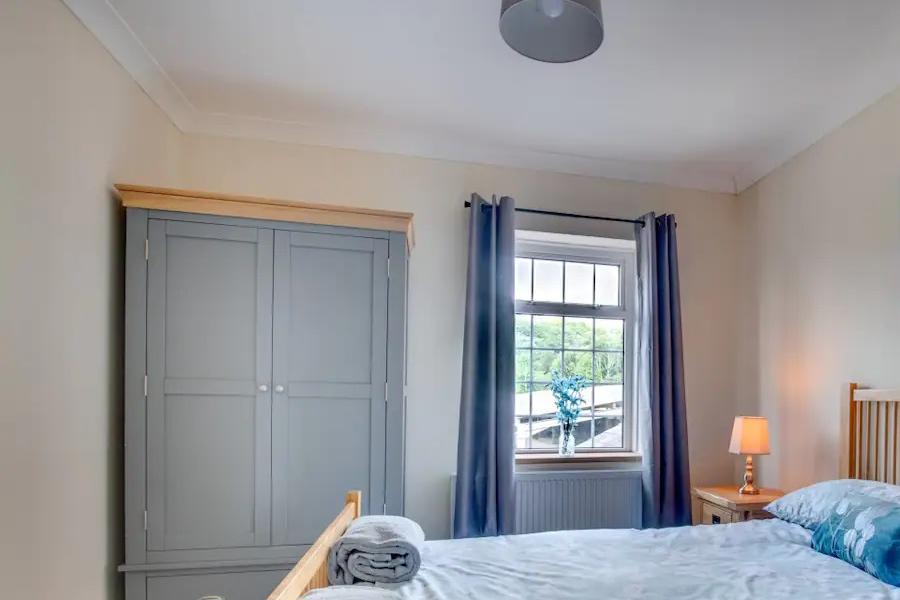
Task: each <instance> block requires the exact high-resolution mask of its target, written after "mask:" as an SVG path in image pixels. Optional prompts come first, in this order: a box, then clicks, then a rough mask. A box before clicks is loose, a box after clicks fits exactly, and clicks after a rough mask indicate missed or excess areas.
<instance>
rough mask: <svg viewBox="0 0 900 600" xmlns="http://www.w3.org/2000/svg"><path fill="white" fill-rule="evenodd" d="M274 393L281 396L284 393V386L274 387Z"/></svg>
mask: <svg viewBox="0 0 900 600" xmlns="http://www.w3.org/2000/svg"><path fill="white" fill-rule="evenodd" d="M275 393H276V394H282V393H284V386H283V385H276V386H275Z"/></svg>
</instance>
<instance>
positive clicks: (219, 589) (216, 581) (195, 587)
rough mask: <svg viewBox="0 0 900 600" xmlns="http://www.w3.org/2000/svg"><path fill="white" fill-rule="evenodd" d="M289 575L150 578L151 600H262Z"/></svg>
mask: <svg viewBox="0 0 900 600" xmlns="http://www.w3.org/2000/svg"><path fill="white" fill-rule="evenodd" d="M285 575H287V571H286V570H282V571H245V572H240V573H206V574H198V575H159V576H156V575H154V576H150V577H147V600H200V599H201V598H202V599H203V600H261V599H262V598H265V597H267V596H268V595H269V593H271V591H272V590H274V589H275V586H277V585H278V583H279V582H280V581H281V580H282V578H283V577H284V576H285Z"/></svg>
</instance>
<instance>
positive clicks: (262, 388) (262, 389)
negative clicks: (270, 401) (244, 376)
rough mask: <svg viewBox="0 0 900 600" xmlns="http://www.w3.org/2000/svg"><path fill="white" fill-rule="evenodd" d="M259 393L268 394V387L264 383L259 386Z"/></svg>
mask: <svg viewBox="0 0 900 600" xmlns="http://www.w3.org/2000/svg"><path fill="white" fill-rule="evenodd" d="M259 391H261V392H268V391H269V386H268V385H266V384H265V383H261V384H259Z"/></svg>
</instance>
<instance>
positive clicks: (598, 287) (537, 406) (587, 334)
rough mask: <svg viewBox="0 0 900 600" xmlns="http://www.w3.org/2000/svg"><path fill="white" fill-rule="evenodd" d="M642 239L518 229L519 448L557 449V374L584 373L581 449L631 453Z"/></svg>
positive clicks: (579, 430)
mask: <svg viewBox="0 0 900 600" xmlns="http://www.w3.org/2000/svg"><path fill="white" fill-rule="evenodd" d="M634 287H635V286H634V245H633V243H630V242H624V241H621V240H606V239H603V238H590V237H584V236H561V235H550V234H538V233H536V232H524V231H519V232H517V239H516V322H515V323H516V324H515V327H516V332H515V333H516V335H515V338H516V449H517V451H518V452H522V453H526V452H551V451H552V452H555V451H556V450H557V446H558V443H559V423H558V421H557V420H556V406H555V404H554V401H553V395H552V394H551V392H550V391H549V389H548V384H549V383H550V377H551V372H552V371H553V370H554V369H560V370H562V371H563V372H565V373H566V374H578V375H583V376H584V377H585V378H586V379H587V380H588V381H589V382H590V385H589V387H587V388H585V390H584V391H583V392H582V395H583V397H584V400H585V402H584V407H583V409H582V413H581V417H580V419H579V421H578V426H577V428H576V430H575V445H576V451H582V452H584V451H587V452H604V451H616V450H617V451H620V452H621V451H623V450H625V451H628V450H631V448H632V439H633V437H634V436H633V434H632V430H633V428H634V418H633V402H632V401H631V398H632V385H631V373H630V369H631V366H632V365H631V360H630V356H629V352H630V350H631V339H632V335H631V332H632V326H633V323H634V314H633V310H634Z"/></svg>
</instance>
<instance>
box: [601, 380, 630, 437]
mask: <svg viewBox="0 0 900 600" xmlns="http://www.w3.org/2000/svg"><path fill="white" fill-rule="evenodd" d="M594 391H595V394H596V395H595V397H594V447H595V448H621V447H622V423H623V420H624V413H623V403H622V397H623V396H622V394H623V388H622V386H621V385H599V386H597V387H596V388H594Z"/></svg>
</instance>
